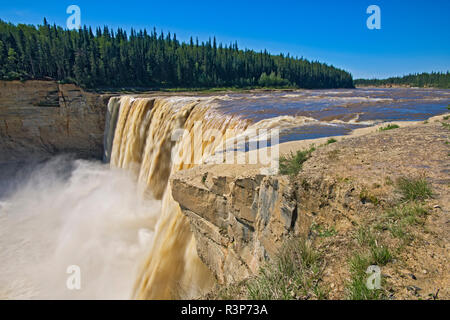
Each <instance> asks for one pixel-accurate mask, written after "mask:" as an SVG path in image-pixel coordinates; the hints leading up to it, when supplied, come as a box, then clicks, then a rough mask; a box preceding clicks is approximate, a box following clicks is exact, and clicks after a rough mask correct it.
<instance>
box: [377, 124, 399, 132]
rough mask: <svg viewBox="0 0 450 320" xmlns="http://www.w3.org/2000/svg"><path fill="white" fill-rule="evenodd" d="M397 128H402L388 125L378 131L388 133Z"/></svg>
mask: <svg viewBox="0 0 450 320" xmlns="http://www.w3.org/2000/svg"><path fill="white" fill-rule="evenodd" d="M397 128H400V126H399V125H397V124H388V125H387V126H385V127H380V128H379V129H378V131H387V130H392V129H397Z"/></svg>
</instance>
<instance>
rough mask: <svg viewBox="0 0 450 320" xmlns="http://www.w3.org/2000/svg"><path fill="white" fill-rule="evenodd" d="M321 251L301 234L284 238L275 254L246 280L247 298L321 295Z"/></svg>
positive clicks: (322, 291) (283, 298) (286, 298)
mask: <svg viewBox="0 0 450 320" xmlns="http://www.w3.org/2000/svg"><path fill="white" fill-rule="evenodd" d="M322 271H323V260H322V258H321V254H320V253H319V252H317V251H316V250H314V249H313V248H312V247H311V244H310V243H309V242H308V241H306V240H305V239H303V238H294V239H291V240H290V241H288V242H287V243H286V244H285V245H284V246H283V247H282V249H281V250H280V253H279V254H278V256H277V257H276V258H275V259H274V260H273V261H272V262H271V263H270V264H268V265H267V266H265V267H264V268H262V269H261V271H260V274H259V275H258V276H257V277H255V278H254V279H251V280H250V281H249V282H248V284H247V290H248V298H250V299H256V300H274V299H275V300H291V299H310V298H314V299H325V298H326V297H327V293H326V290H324V288H323V287H322V286H321V281H320V279H321V275H322Z"/></svg>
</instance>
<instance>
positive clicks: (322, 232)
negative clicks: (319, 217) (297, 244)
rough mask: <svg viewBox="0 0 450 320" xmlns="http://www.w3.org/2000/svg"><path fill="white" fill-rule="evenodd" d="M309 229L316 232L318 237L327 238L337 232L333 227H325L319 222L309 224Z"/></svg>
mask: <svg viewBox="0 0 450 320" xmlns="http://www.w3.org/2000/svg"><path fill="white" fill-rule="evenodd" d="M311 230H312V231H315V232H316V233H317V236H318V237H320V238H328V237H333V236H335V235H336V234H337V231H336V229H335V228H334V227H331V228H326V227H323V226H321V225H319V224H313V225H312V226H311Z"/></svg>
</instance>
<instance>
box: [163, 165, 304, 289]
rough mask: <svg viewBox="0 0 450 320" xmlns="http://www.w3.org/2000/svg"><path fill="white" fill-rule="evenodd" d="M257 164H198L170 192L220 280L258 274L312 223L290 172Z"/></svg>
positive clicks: (183, 173) (176, 180) (179, 175)
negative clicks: (272, 171) (264, 171)
mask: <svg viewBox="0 0 450 320" xmlns="http://www.w3.org/2000/svg"><path fill="white" fill-rule="evenodd" d="M258 168H259V167H257V166H233V167H232V168H230V166H229V165H209V166H200V167H197V168H193V169H191V170H185V171H181V172H179V173H177V174H176V175H175V176H174V177H173V178H172V179H171V186H172V195H173V197H174V199H175V200H176V201H178V203H179V204H180V206H181V208H182V210H183V213H184V214H185V215H186V216H187V217H188V218H189V220H190V222H191V228H192V231H193V232H194V235H195V238H196V240H197V252H198V254H199V256H200V258H201V259H202V260H203V261H204V262H205V263H206V265H207V266H208V267H209V268H210V269H211V270H212V271H213V272H214V274H215V275H216V278H217V280H218V282H219V283H222V284H229V283H233V282H236V281H240V280H242V279H245V278H246V277H248V276H249V275H251V274H254V273H256V272H257V271H258V269H259V267H260V266H261V263H263V262H264V261H266V260H267V258H268V257H270V256H273V255H274V254H275V253H276V252H277V250H278V249H279V247H280V245H281V244H282V242H283V240H284V239H285V238H286V237H287V236H288V235H289V234H299V233H302V232H305V230H307V228H305V226H309V218H308V216H307V215H300V216H299V215H298V210H297V201H296V196H295V188H294V186H293V185H292V184H291V183H290V182H289V179H288V177H286V176H263V175H260V174H259V170H258ZM230 169H231V170H230Z"/></svg>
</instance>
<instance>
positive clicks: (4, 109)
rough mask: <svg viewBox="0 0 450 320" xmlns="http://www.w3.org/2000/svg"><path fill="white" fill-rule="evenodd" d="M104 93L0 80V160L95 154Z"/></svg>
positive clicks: (54, 84) (99, 145)
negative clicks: (63, 153) (65, 153)
mask: <svg viewBox="0 0 450 320" xmlns="http://www.w3.org/2000/svg"><path fill="white" fill-rule="evenodd" d="M108 99H109V96H106V95H99V94H95V93H90V92H86V91H84V90H82V89H81V88H79V87H77V86H75V85H72V84H58V83H57V82H54V81H26V82H20V81H0V162H2V161H13V160H15V159H21V160H23V159H27V158H39V157H46V156H49V155H52V154H56V153H61V152H67V153H75V154H76V155H77V156H79V157H83V158H92V157H95V158H100V157H101V155H102V150H103V132H104V126H105V114H106V105H107V103H108Z"/></svg>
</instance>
